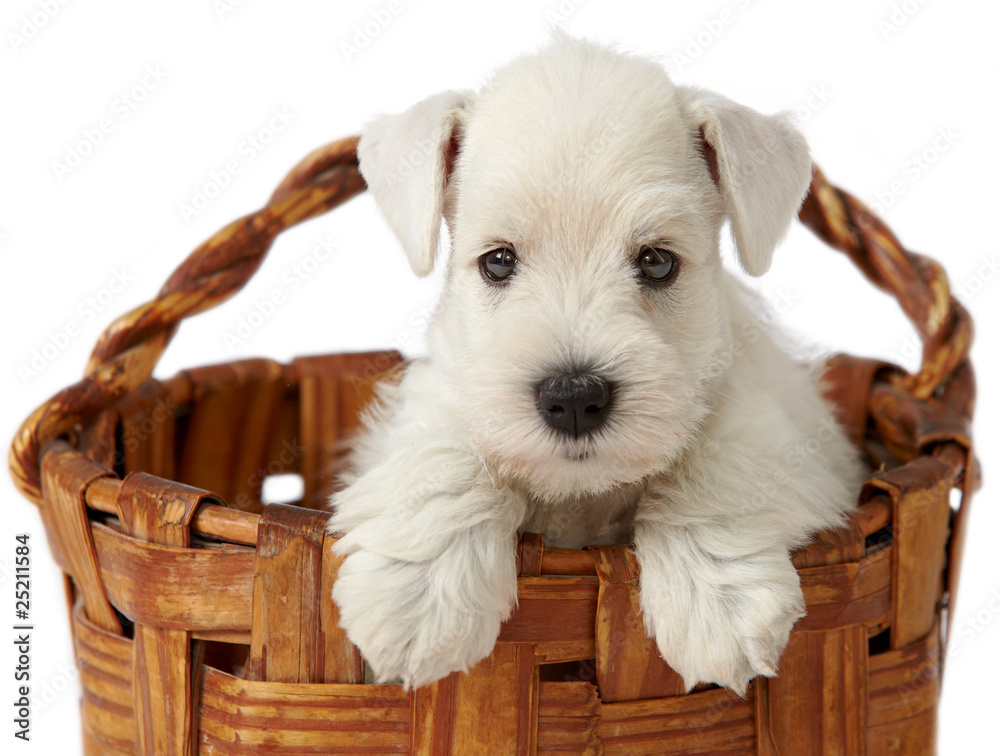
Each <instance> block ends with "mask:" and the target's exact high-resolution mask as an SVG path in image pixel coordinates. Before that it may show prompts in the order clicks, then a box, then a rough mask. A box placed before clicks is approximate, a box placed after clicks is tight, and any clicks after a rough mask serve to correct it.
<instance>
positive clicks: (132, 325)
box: [8, 137, 972, 504]
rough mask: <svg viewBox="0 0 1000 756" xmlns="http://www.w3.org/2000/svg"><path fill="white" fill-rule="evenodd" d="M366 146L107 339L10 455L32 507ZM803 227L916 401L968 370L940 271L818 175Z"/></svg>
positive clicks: (337, 188) (333, 196)
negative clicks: (857, 278)
mask: <svg viewBox="0 0 1000 756" xmlns="http://www.w3.org/2000/svg"><path fill="white" fill-rule="evenodd" d="M356 148H357V138H356V137H351V138H347V139H342V140H340V141H337V142H333V143H332V144H329V145H327V146H325V147H321V148H319V149H318V150H316V151H314V152H313V153H311V154H310V155H308V156H306V158H305V159H303V160H302V161H301V162H300V163H299V164H298V165H297V166H295V167H294V168H293V169H292V170H291V172H290V173H289V174H288V175H287V176H286V177H285V179H284V180H283V181H282V182H281V184H280V185H279V186H278V188H277V189H276V190H275V191H274V194H272V195H271V198H270V200H269V201H268V203H267V204H266V205H265V206H264V207H263V208H261V209H260V210H258V211H257V212H254V213H251V214H249V215H246V216H244V217H243V218H240V219H238V220H236V221H233V222H232V223H230V224H229V225H227V226H225V227H224V228H223V229H222V230H220V231H218V232H217V233H216V234H214V235H213V236H212V237H211V238H209V239H208V240H207V241H205V242H204V243H203V244H202V245H201V246H199V247H198V248H197V249H195V250H194V252H192V253H191V254H190V255H189V256H188V258H187V259H186V260H185V261H184V262H183V263H181V265H180V266H179V267H178V268H177V270H175V271H174V273H173V275H171V276H170V279H169V280H168V281H167V282H166V284H164V286H163V288H162V289H161V290H160V292H159V293H158V294H157V296H156V298H155V299H153V300H152V301H150V302H147V303H146V304H144V305H142V306H140V307H137V308H136V309H134V310H132V311H131V312H128V313H126V314H125V315H123V316H121V317H120V318H118V319H117V320H116V321H115V322H114V323H112V324H111V325H110V326H109V327H108V328H107V330H106V331H105V332H104V333H103V334H102V335H101V337H100V339H99V340H98V342H97V344H96V346H95V347H94V350H93V353H92V354H91V357H90V359H89V361H88V363H87V368H86V372H85V375H84V378H83V379H82V380H81V381H79V382H77V383H75V384H73V385H72V386H69V387H67V388H65V389H63V390H62V391H60V392H59V393H57V394H56V395H55V396H53V397H52V398H51V399H49V400H48V401H47V402H45V403H44V404H43V405H41V406H40V407H39V408H38V409H36V410H35V411H34V412H33V413H32V414H31V415H30V416H29V417H28V418H27V419H26V420H25V421H24V423H23V424H22V426H21V428H20V429H19V431H18V433H17V435H16V436H15V438H14V440H13V443H12V444H11V449H10V454H9V457H8V463H9V465H10V470H11V475H12V477H13V479H14V483H15V485H16V486H17V487H18V489H19V490H20V491H21V493H22V494H24V496H26V497H27V498H28V499H31V500H32V501H34V502H35V503H36V504H39V503H41V488H40V483H39V479H40V475H39V463H40V456H41V452H42V449H43V448H44V446H45V445H46V444H47V443H49V442H50V441H52V440H54V439H56V438H59V437H60V436H64V435H67V434H69V433H71V432H72V431H73V429H74V428H75V427H76V426H78V425H79V424H81V423H85V422H87V421H88V420H90V419H92V418H93V417H94V416H96V415H97V414H98V413H99V412H100V411H102V410H103V409H105V408H107V407H109V406H110V405H112V404H113V403H114V402H116V401H117V400H118V399H120V398H121V397H122V396H124V395H125V394H126V393H127V392H129V391H131V390H132V389H134V388H136V387H137V386H139V385H140V384H141V383H143V382H144V381H146V380H147V379H148V378H149V377H150V376H151V375H152V373H153V369H154V368H155V367H156V363H157V362H158V361H159V358H160V356H161V355H162V354H163V352H164V350H165V349H166V347H167V345H168V344H169V343H170V340H171V339H172V338H173V336H174V334H175V333H176V331H177V326H178V325H179V324H180V322H181V321H182V320H183V319H185V318H187V317H190V316H192V315H197V314H198V313H200V312H204V311H206V310H209V309H211V308H212V307H215V306H216V305H218V304H220V303H221V302H223V301H225V300H226V299H228V298H229V297H231V296H232V295H233V294H235V293H236V292H237V291H239V290H240V289H241V288H242V287H243V286H244V285H245V284H246V282H247V281H248V280H249V279H250V277H251V276H252V275H253V274H254V273H255V272H256V270H257V268H259V267H260V264H261V262H262V261H263V259H264V256H265V255H266V254H267V252H268V250H269V249H270V248H271V244H272V243H273V242H274V239H275V237H276V236H277V235H278V234H279V233H281V232H282V231H284V230H285V229H287V228H290V227H292V226H294V225H296V224H298V223H301V222H302V221H305V220H308V219H310V218H313V217H315V216H317V215H320V214H322V213H325V212H327V211H328V210H332V209H333V208H334V207H337V206H338V205H340V204H342V203H344V202H346V201H347V200H349V199H351V198H352V197H354V196H356V195H357V194H360V193H361V192H362V191H364V189H365V182H364V179H363V178H362V177H361V173H360V171H359V169H358V164H357V154H356ZM799 218H800V220H802V222H803V223H805V224H806V225H807V226H808V227H809V228H810V229H812V230H813V232H815V233H816V234H817V235H818V236H819V237H820V238H822V239H823V240H824V241H826V242H827V243H828V244H830V245H831V246H833V247H835V248H837V249H840V250H841V251H843V252H845V253H846V254H847V255H848V256H849V257H850V258H851V260H852V261H853V262H854V263H855V264H856V265H857V266H858V267H859V268H860V269H861V270H862V272H863V273H864V274H865V275H866V277H867V278H868V279H869V281H871V282H872V283H873V284H874V285H875V286H877V287H879V288H880V289H882V290H884V291H886V292H888V293H890V294H892V295H893V296H895V297H896V299H897V300H898V301H899V302H900V304H901V306H902V308H903V310H904V312H905V313H906V314H907V316H908V317H909V319H910V320H911V321H912V322H913V324H914V326H915V327H916V329H917V331H918V333H919V334H920V336H921V338H922V340H923V344H924V349H923V363H922V365H921V368H920V371H919V372H918V373H916V374H914V375H907V374H903V373H900V374H898V375H895V376H892V380H894V381H895V382H896V383H898V385H899V387H900V388H902V389H903V390H905V391H906V392H907V393H908V394H910V395H911V396H913V397H914V398H916V399H926V398H928V397H929V396H931V394H933V392H934V391H935V389H936V387H937V386H939V385H941V384H942V383H943V382H945V381H946V380H947V379H948V377H949V376H950V375H951V374H952V372H953V371H954V369H955V367H956V366H958V365H960V364H962V363H963V362H965V360H966V358H967V356H968V351H969V346H970V343H971V338H972V325H971V320H970V318H969V316H968V313H967V312H966V311H965V309H964V308H963V307H962V306H961V305H960V304H959V303H958V302H957V301H956V300H955V299H953V298H952V297H951V296H950V294H949V290H948V283H947V278H946V277H945V274H944V271H943V270H942V268H941V266H940V265H938V264H937V263H936V262H934V261H933V260H931V259H929V258H926V257H923V256H921V255H916V254H914V253H912V252H908V251H906V250H905V249H903V247H902V245H900V244H899V242H898V240H897V239H896V237H895V236H894V235H893V234H892V232H891V231H889V229H888V228H887V227H886V226H885V225H884V224H883V223H882V222H881V221H880V220H879V219H877V218H876V217H875V216H874V215H872V214H871V213H870V212H869V211H868V209H867V208H866V207H865V206H864V205H863V204H862V203H861V202H859V201H858V200H857V199H855V198H854V197H852V196H851V195H850V194H848V193H846V192H843V191H841V190H840V189H837V188H835V187H833V186H831V185H830V184H829V183H827V181H826V179H825V177H824V176H823V174H822V172H820V171H819V169H814V172H813V178H812V184H811V186H810V191H809V194H808V196H807V198H806V200H805V203H804V204H803V206H802V209H801V210H800V212H799Z"/></svg>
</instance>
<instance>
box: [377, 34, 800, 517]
mask: <svg viewBox="0 0 1000 756" xmlns="http://www.w3.org/2000/svg"><path fill="white" fill-rule="evenodd" d="M455 103H456V101H452V105H451V108H452V109H451V111H450V112H451V114H452V115H451V116H450V118H451V122H450V123H449V117H447V116H446V117H444V118H443V119H442V118H441V117H439V118H438V120H437V121H436V123H439V124H440V123H444V124H445V127H444V128H443V129H441V130H439V132H438V134H437V136H436V144H438V145H440V149H441V152H442V155H441V160H440V176H439V177H437V178H435V176H432V177H431V181H430V184H431V186H432V187H433V186H434V185H435V182H436V181H440V182H442V184H443V185H442V186H441V189H440V191H441V198H440V213H441V214H443V216H444V217H445V218H446V219H447V221H448V226H449V229H450V231H451V237H452V239H451V241H452V247H451V254H450V256H449V259H448V270H447V283H446V288H445V293H444V297H443V299H442V302H441V304H440V306H439V310H438V313H437V315H436V317H435V321H434V324H433V326H432V332H431V350H432V358H433V359H434V360H435V361H436V362H437V364H438V370H439V373H440V375H441V376H442V379H443V380H445V381H446V382H447V383H446V388H445V390H446V391H447V393H448V395H449V396H450V397H451V401H452V404H453V407H454V410H455V412H456V413H457V414H458V415H459V416H460V418H461V420H462V422H463V424H464V425H465V426H466V427H467V428H469V429H470V435H471V438H472V439H473V442H474V444H475V446H476V448H477V451H478V453H479V454H480V456H481V457H482V458H483V459H484V460H485V461H486V462H487V463H488V464H489V465H490V466H491V467H492V468H494V469H495V470H497V471H498V472H499V473H500V474H502V475H505V476H512V477H514V478H516V479H518V480H520V481H522V482H523V483H525V484H526V485H527V486H528V487H529V488H530V489H531V490H532V492H533V493H534V494H536V495H537V496H539V497H541V498H545V499H550V500H558V499H560V498H564V497H567V496H576V495H580V494H585V493H596V492H601V491H605V490H608V489H610V488H612V487H614V486H616V485H620V484H623V483H627V482H633V481H637V480H640V479H642V478H643V477H645V476H647V475H650V474H653V473H655V472H658V471H661V470H664V469H666V468H668V467H669V466H670V465H671V463H672V462H673V461H674V460H675V459H676V458H677V457H678V455H679V453H680V452H681V451H682V450H683V448H684V446H685V445H686V444H687V443H688V442H689V441H690V439H691V438H692V435H693V434H694V433H696V432H697V429H698V427H699V425H700V423H701V422H702V421H703V419H704V417H705V414H706V413H707V412H708V407H709V401H710V398H711V392H712V390H713V388H714V386H715V385H716V381H717V380H718V377H719V372H720V371H719V365H720V356H721V354H722V352H723V350H724V348H725V347H726V345H727V344H728V343H729V341H730V338H729V332H728V314H727V306H726V299H725V294H724V291H725V288H724V286H723V279H722V277H723V270H722V265H721V261H720V258H719V253H718V236H719V231H720V227H721V224H722V222H723V220H724V219H725V217H726V215H727V214H728V215H729V217H730V218H731V219H733V225H734V233H735V234H736V235H737V241H738V242H739V232H740V229H737V228H736V226H737V224H738V223H739V222H741V221H739V220H737V219H736V217H735V216H738V214H739V211H740V210H741V209H745V208H733V207H730V205H731V204H732V203H731V202H727V192H726V188H725V187H720V183H719V182H720V181H729V182H730V183H736V182H740V181H742V182H743V184H746V183H747V180H746V179H747V175H749V174H750V172H753V171H760V170H761V169H762V166H765V165H766V164H767V163H769V162H770V161H771V160H772V158H773V155H772V153H773V152H774V151H775V150H776V149H777V150H778V151H779V152H780V150H781V145H780V144H779V145H778V146H777V147H775V145H774V144H771V145H770V152H768V151H767V149H765V151H764V153H762V154H761V155H763V156H761V155H758V156H757V158H756V160H755V164H754V165H751V166H750V168H749V169H746V168H745V167H744V168H743V169H742V170H740V169H738V167H737V168H734V167H733V166H732V165H731V163H732V160H731V159H730V158H729V154H730V153H731V152H732V150H731V149H730V146H729V145H724V144H722V142H721V141H719V143H718V144H717V145H716V144H711V142H709V144H710V146H706V144H705V141H704V140H705V139H710V137H709V136H707V135H709V134H711V132H712V129H713V128H714V127H715V126H716V125H717V124H713V123H708V124H706V123H705V120H704V119H703V118H702V119H699V117H698V104H697V102H696V101H695V99H694V98H693V96H692V94H691V93H687V92H682V91H680V90H677V89H676V88H675V87H674V86H673V85H672V84H671V83H670V81H669V80H668V79H667V78H666V76H665V75H664V74H663V73H662V72H661V71H660V70H659V69H658V68H656V67H655V66H653V65H652V64H650V63H647V62H644V61H639V60H636V59H633V58H627V57H624V56H619V55H614V54H612V53H608V52H606V51H598V50H595V49H594V48H590V47H587V46H581V45H579V43H571V44H568V46H567V43H563V47H561V48H560V47H559V46H557V49H556V50H555V51H552V52H550V53H548V54H546V53H543V54H542V55H540V56H536V57H535V58H531V59H526V60H522V61H519V62H517V63H515V64H513V65H512V66H511V67H509V68H508V69H507V70H505V71H504V72H503V73H501V74H500V75H499V76H498V77H497V78H496V79H495V80H494V82H493V83H492V84H491V86H490V87H489V88H488V89H487V90H486V91H485V92H484V93H483V94H482V96H481V97H479V98H477V99H476V100H475V101H472V100H470V99H467V98H463V99H461V100H460V101H459V103H460V104H458V105H456V104H455ZM734 107H738V106H734ZM744 110H745V109H744ZM446 112H449V111H447V108H446ZM750 112H752V111H750ZM754 116H755V117H756V118H760V119H763V117H762V116H759V115H758V114H754ZM429 139H430V138H429ZM386 141H387V139H386V138H385V137H384V136H383V137H382V139H381V142H382V143H383V144H384V143H385V142H386ZM432 141H433V140H432ZM374 142H375V140H371V141H370V144H372V147H371V150H370V152H367V154H368V159H367V160H366V144H365V141H364V139H363V140H362V145H361V157H362V169H363V170H365V169H366V167H367V166H366V163H367V164H368V165H369V166H374V165H375V158H376V155H375V152H376V149H375V148H376V147H378V144H375V143H374ZM779 142H780V140H779ZM766 147H767V145H765V148H766ZM705 151H707V152H708V153H709V154H708V156H707V158H706V155H705V154H704V152H705ZM716 151H718V152H719V153H720V154H719V155H718V156H716V155H715V152H716ZM380 152H381V153H382V161H383V162H384V160H385V158H384V155H385V153H386V150H385V148H384V147H383V148H382V149H381V150H380ZM799 162H800V163H802V160H801V158H800V159H799ZM805 166H806V171H805V173H806V179H807V177H808V158H807V157H806V159H805ZM713 171H715V172H716V174H717V176H716V177H715V178H713ZM369 172H372V171H369V170H366V173H365V175H366V178H367V179H368V180H369V184H370V185H372V188H373V191H376V193H377V194H378V188H377V183H378V181H379V177H378V176H369ZM800 172H801V171H800ZM720 176H721V177H722V178H719V177H720ZM758 178H761V177H758ZM373 179H374V180H373ZM396 183H397V184H398V183H400V182H399V181H398V179H397V182H396ZM778 183H779V184H780V182H778ZM793 183H795V184H796V186H795V187H794V188H793V189H792V190H791V193H794V194H796V196H795V197H794V198H793V199H792V200H791V202H789V201H787V200H786V201H785V203H784V204H785V205H788V207H789V208H790V209H791V211H794V208H795V207H797V202H798V200H799V199H800V198H801V193H802V191H803V190H804V182H803V179H802V177H801V176H798V177H796V178H795V179H794V181H793ZM778 189H779V190H780V186H779V187H778ZM395 191H396V192H397V193H398V192H399V191H400V190H399V189H398V187H397V189H396V190H395ZM786 193H787V192H786ZM390 194H391V192H390ZM386 196H387V195H385V193H384V192H383V197H384V198H385V197H386ZM392 201H393V200H392V199H391V198H390V199H389V204H391V203H392ZM380 204H381V205H382V207H383V210H386V214H387V216H388V217H389V220H390V222H393V223H394V225H396V226H397V233H400V236H401V238H403V240H404V244H406V243H407V240H406V238H405V233H404V232H402V231H401V229H400V225H406V226H409V225H412V222H413V218H409V219H408V218H406V217H400V216H399V214H398V213H397V214H396V217H395V218H394V215H393V212H392V211H391V210H389V209H387V208H386V205H387V202H386V201H385V199H383V201H381V202H380ZM743 204H744V205H745V204H746V203H745V202H744V203H743ZM409 207H411V208H412V201H411V205H410V206H409ZM403 212H404V214H405V212H408V211H403ZM781 212H782V213H784V214H786V215H789V216H790V211H789V209H788V208H782V210H781ZM439 218H440V216H438V221H437V223H440V220H439ZM787 223H788V218H785V219H783V225H784V226H787ZM783 230H784V229H783V227H782V228H781V229H780V231H783ZM419 241H420V240H419V239H418V240H417V244H416V247H417V248H416V249H414V248H413V244H412V243H411V245H409V246H410V247H411V248H410V249H409V250H408V251H409V252H410V254H411V260H413V261H414V265H415V267H417V268H418V270H419V269H420V267H421V265H420V263H419V258H420V254H421V253H426V249H421V248H420V244H419ZM434 241H435V243H436V231H435V239H434ZM750 241H751V242H753V241H754V240H753V239H751V240H750ZM775 241H776V239H775ZM769 244H770V248H771V249H773V243H770V242H769V241H768V240H764V242H763V247H765V248H766V247H767V246H768V245H769ZM743 246H745V247H747V249H745V250H744V249H741V256H742V258H743V263H744V266H745V267H748V268H751V267H765V268H766V263H767V259H769V256H770V249H766V250H765V254H764V255H763V257H766V258H767V259H765V260H763V262H762V261H761V259H760V258H761V255H760V254H758V255H757V256H756V258H754V254H753V253H754V252H755V251H759V250H755V249H751V247H752V246H753V245H752V244H750V243H748V244H746V245H743ZM415 253H416V254H415ZM430 254H431V255H433V250H431V251H430ZM752 258H753V259H752ZM424 267H425V268H426V267H429V266H427V264H426V258H425V260H424ZM754 272H761V271H758V270H755V271H754Z"/></svg>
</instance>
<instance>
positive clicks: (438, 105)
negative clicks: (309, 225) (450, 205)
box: [358, 92, 472, 276]
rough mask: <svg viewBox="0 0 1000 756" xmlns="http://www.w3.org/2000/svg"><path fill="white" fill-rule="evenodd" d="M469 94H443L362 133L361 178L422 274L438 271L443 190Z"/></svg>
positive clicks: (379, 122)
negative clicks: (436, 268)
mask: <svg viewBox="0 0 1000 756" xmlns="http://www.w3.org/2000/svg"><path fill="white" fill-rule="evenodd" d="M471 97H472V96H471V94H469V93H465V92H443V93H441V94H437V95H434V96H432V97H428V98H427V99H426V100H423V101H421V102H418V103H417V104H416V105H414V106H413V107H411V108H410V109H409V110H407V111H406V112H405V113H401V114H399V115H391V116H382V117H380V118H378V119H376V120H375V121H373V122H372V123H371V124H370V125H369V126H368V128H366V129H365V131H364V133H363V134H362V135H361V141H360V142H359V144H358V160H359V164H360V166H361V175H362V176H364V178H365V181H366V182H367V183H368V189H369V190H370V191H371V193H372V195H373V196H374V198H375V203H376V204H377V205H378V206H379V208H380V209H381V210H382V213H383V215H385V217H386V220H388V221H389V226H390V227H391V228H392V230H393V232H395V234H396V236H397V237H398V238H399V241H400V242H401V243H402V245H403V249H404V250H405V251H406V254H407V256H408V257H409V258H410V265H411V266H412V267H413V271H414V272H415V273H416V274H417V275H418V276H426V275H427V274H428V273H430V272H431V270H432V269H433V267H434V256H435V254H436V252H437V246H438V235H439V232H440V230H441V217H442V213H443V211H444V194H445V187H446V186H447V184H448V175H449V174H450V173H451V169H452V166H453V164H454V160H455V157H456V154H457V152H458V136H459V134H458V131H459V127H460V125H461V123H462V119H463V115H464V109H465V106H466V105H467V104H468V103H469V102H470V101H471Z"/></svg>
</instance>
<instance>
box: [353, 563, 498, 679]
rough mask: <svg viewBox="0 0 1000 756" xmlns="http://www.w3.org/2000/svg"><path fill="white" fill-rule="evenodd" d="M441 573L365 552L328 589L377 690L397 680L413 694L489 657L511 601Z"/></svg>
mask: <svg viewBox="0 0 1000 756" xmlns="http://www.w3.org/2000/svg"><path fill="white" fill-rule="evenodd" d="M440 567H441V565H439V564H437V563H436V562H435V561H433V560H432V561H424V562H406V561H400V560H396V559H392V558H389V557H385V556H382V555H381V554H377V553H374V552H371V551H367V550H360V551H357V552H355V553H354V554H351V555H350V556H349V557H347V559H345V560H344V562H343V564H342V565H341V567H340V572H339V575H338V577H337V581H336V583H335V584H334V587H333V599H334V601H336V603H337V606H338V607H339V609H340V624H341V627H343V628H344V629H345V630H346V631H347V635H348V637H349V638H350V639H351V642H352V643H354V644H355V645H356V646H357V647H358V648H359V649H360V650H361V654H362V655H363V656H364V658H365V659H366V661H367V662H368V663H369V664H370V665H371V667H372V669H373V671H374V672H375V676H376V679H377V681H378V682H386V681H391V680H395V679H400V680H402V683H403V687H404V689H407V690H409V689H411V688H419V687H420V686H422V685H427V684H428V683H431V682H434V681H435V680H438V679H440V678H442V677H445V676H447V675H449V674H451V673H452V672H455V671H463V672H464V671H467V670H468V669H469V668H471V667H473V666H474V665H475V664H476V663H478V662H479V661H480V660H481V659H483V658H484V657H486V656H487V655H489V653H490V652H491V651H492V650H493V646H494V644H495V642H496V639H497V636H498V635H499V633H500V623H501V622H502V621H503V620H504V619H506V618H507V616H508V615H509V614H510V610H511V608H512V604H513V600H512V598H511V597H510V596H504V595H502V594H503V591H500V594H501V595H496V594H497V586H496V585H489V584H483V585H479V586H472V585H470V584H469V583H470V580H469V575H468V574H466V575H451V576H449V575H448V574H447V570H443V569H440ZM449 578H450V582H449ZM512 580H513V581H514V591H515V592H516V577H513V576H512Z"/></svg>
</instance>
